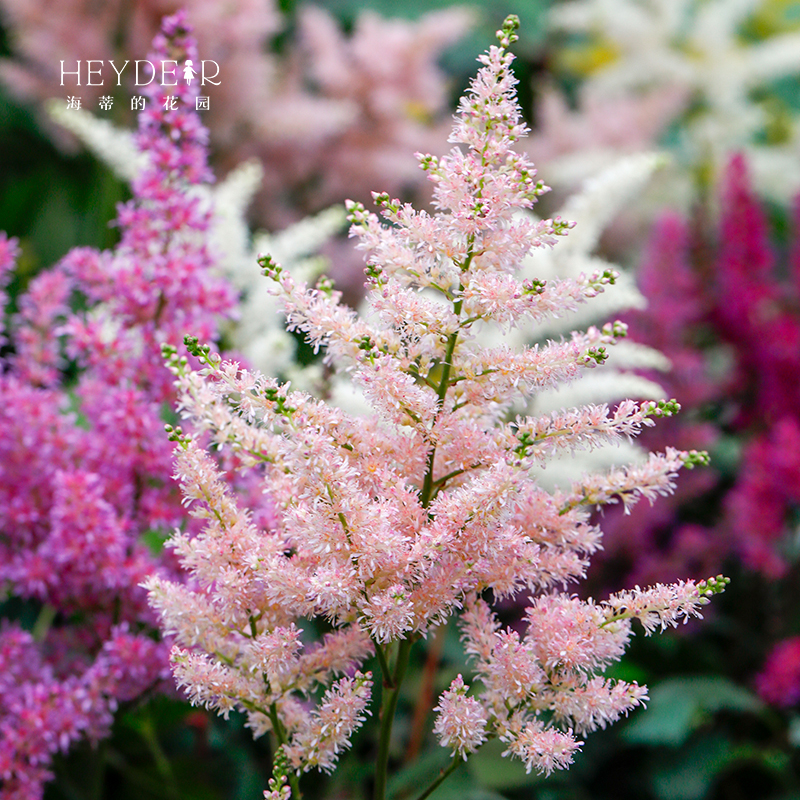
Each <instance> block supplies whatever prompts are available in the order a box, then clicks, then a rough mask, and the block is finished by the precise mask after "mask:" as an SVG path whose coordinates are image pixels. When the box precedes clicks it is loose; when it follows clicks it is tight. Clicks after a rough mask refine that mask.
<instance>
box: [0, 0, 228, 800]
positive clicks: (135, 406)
mask: <svg viewBox="0 0 800 800" xmlns="http://www.w3.org/2000/svg"><path fill="white" fill-rule="evenodd" d="M187 55H188V56H190V57H193V58H197V54H196V49H195V45H194V42H193V39H192V37H191V35H190V31H189V28H188V26H187V23H186V20H185V16H184V15H177V16H175V17H172V18H168V19H167V20H165V23H164V29H163V32H162V35H160V36H159V37H158V38H157V40H156V42H155V47H154V52H153V53H152V54H151V55H150V60H151V61H152V62H153V63H158V62H160V60H161V59H162V58H168V57H173V58H180V59H182V58H185V57H186V56H187ZM180 92H181V103H180V105H179V106H178V108H176V110H175V111H169V112H168V111H164V110H163V107H162V103H161V102H160V98H156V97H155V95H153V96H152V97H151V100H152V102H149V103H148V106H147V110H146V111H145V112H143V113H142V115H141V117H140V135H139V138H138V146H139V149H140V151H141V152H142V153H143V154H145V155H146V156H147V158H146V159H144V160H145V161H146V163H147V164H148V166H147V168H146V169H145V170H144V171H143V172H142V173H141V174H140V176H139V178H138V179H137V180H136V182H135V183H134V185H133V199H132V200H131V201H130V202H128V203H126V204H124V205H122V206H120V208H119V210H118V217H117V225H118V226H119V229H120V233H121V240H120V243H119V244H118V245H117V246H116V247H115V248H114V249H113V250H109V251H103V252H99V251H96V250H93V249H90V248H79V249H75V250H73V251H71V252H70V253H68V254H67V255H66V256H65V257H64V259H63V260H62V261H61V262H60V263H59V264H57V265H56V266H55V267H53V268H52V269H49V270H46V271H44V272H42V273H40V274H39V275H38V276H37V277H36V278H34V279H33V280H32V281H31V282H30V284H29V286H28V288H27V291H25V292H24V293H23V294H21V295H20V296H19V297H18V298H17V312H16V313H15V314H13V315H11V317H10V319H9V321H8V325H7V326H6V329H5V330H4V331H3V334H4V336H5V337H6V338H5V339H4V341H3V344H4V348H3V357H2V361H1V362H0V400H1V401H2V402H1V403H0V425H2V427H3V436H2V437H0V530H2V536H0V584H2V586H3V592H4V597H8V598H13V599H14V601H15V602H16V603H17V604H21V605H23V606H24V607H26V608H28V609H30V610H31V611H32V612H34V613H36V614H38V621H37V622H36V624H35V627H34V629H33V630H34V631H35V635H31V634H30V633H28V632H27V631H24V630H23V629H22V622H21V621H20V620H18V619H16V618H15V617H13V614H14V610H13V607H14V603H11V604H8V605H7V606H5V607H4V616H5V615H6V614H8V615H9V616H11V618H10V619H4V620H3V622H2V625H0V673H2V675H3V677H2V678H0V682H2V683H1V684H0V787H1V788H0V793H2V795H3V797H4V798H6V797H7V798H23V797H24V798H39V797H41V796H42V794H43V792H44V782H45V781H46V780H48V779H49V778H50V777H52V776H51V770H50V768H51V761H52V759H53V757H54V756H55V755H56V754H57V753H65V752H66V751H67V750H68V749H69V748H70V747H71V746H72V745H73V744H74V743H75V742H77V741H79V740H81V739H87V740H89V741H90V742H93V743H94V742H97V741H99V740H100V739H102V738H104V737H106V736H108V735H109V733H110V730H111V725H112V723H113V721H114V713H115V711H116V710H117V708H118V707H119V706H120V704H122V703H128V702H130V701H133V700H136V699H138V698H140V697H142V696H144V695H145V694H148V693H151V692H152V691H154V690H156V689H158V690H162V691H163V690H166V689H167V688H168V684H167V683H166V682H165V679H167V678H168V677H169V644H167V643H165V642H163V641H158V639H157V637H156V635H155V634H156V619H155V615H154V613H153V611H152V610H151V609H150V607H149V606H148V604H147V601H146V593H145V592H144V591H143V590H142V589H141V587H140V586H139V584H140V583H141V582H142V581H143V580H144V579H145V578H146V576H147V575H149V574H152V573H153V572H160V573H161V574H164V575H169V576H171V577H175V578H176V579H177V575H178V570H177V565H176V563H175V560H174V558H172V556H171V554H170V553H167V554H166V555H165V554H162V553H160V552H158V548H157V547H155V548H153V549H151V547H149V546H148V544H156V543H157V542H158V541H159V540H160V539H162V538H163V537H165V536H166V534H167V531H169V530H170V529H172V528H174V527H175V526H177V525H181V524H183V523H184V520H185V512H184V510H183V508H182V507H181V497H180V495H179V493H178V491H177V489H176V487H175V486H174V485H173V484H172V482H171V480H170V476H171V472H172V464H171V459H170V456H169V452H168V449H166V448H165V446H164V444H165V442H164V432H163V424H164V422H163V414H164V410H165V408H166V405H165V404H170V403H173V402H174V401H175V391H174V387H173V386H172V379H171V375H170V373H169V371H168V370H166V369H165V368H164V365H163V361H162V359H161V355H160V343H161V342H163V341H164V340H167V341H171V342H175V343H178V342H179V341H180V338H181V336H182V335H183V334H182V332H183V330H184V329H185V328H187V327H191V328H192V329H196V330H202V331H203V332H204V335H205V336H208V337H209V338H216V337H217V335H218V326H219V322H220V321H221V319H222V317H223V315H225V314H228V313H230V310H231V308H232V306H233V303H234V301H235V293H234V291H233V289H232V288H231V287H230V286H228V285H227V284H226V283H225V282H224V281H222V280H221V279H220V278H219V277H218V276H216V275H215V274H214V267H215V255H214V254H213V253H212V252H211V251H210V249H209V247H208V245H207V236H206V232H207V229H208V222H209V217H210V210H209V209H208V208H205V207H204V205H203V203H202V202H201V201H200V199H198V197H197V196H196V195H195V193H194V191H193V188H194V187H196V185H197V184H198V183H201V182H204V181H206V180H207V179H208V178H209V177H210V176H209V173H208V170H207V167H206V147H205V132H204V130H203V128H202V126H201V125H200V123H199V121H198V118H197V114H196V113H195V112H194V110H193V109H194V103H193V102H192V103H190V104H187V101H190V100H191V97H190V95H189V94H188V90H184V89H181V90H180ZM15 253H16V243H15V242H14V240H8V239H6V238H5V237H4V236H3V237H2V238H0V285H4V284H5V279H6V277H7V275H8V273H9V271H10V269H11V268H12V266H13V261H14V256H15ZM4 321H5V320H4ZM229 578H230V582H231V584H233V583H235V576H229ZM203 610H204V611H205V609H203ZM183 613H184V616H183V618H182V619H183V620H184V621H186V620H187V619H189V618H190V616H191V613H192V611H191V610H190V611H187V610H186V609H185V608H184V612H183ZM210 619H211V620H213V615H210ZM205 624H206V626H207V629H208V630H201V631H199V632H198V637H200V636H204V637H205V638H203V639H201V641H203V642H204V643H205V642H208V641H213V630H212V629H213V622H211V621H208V622H206V623H205ZM218 638H220V637H218ZM15 670H16V671H15ZM8 676H11V677H8ZM7 677H8V681H7V682H5V681H6V678H7Z"/></svg>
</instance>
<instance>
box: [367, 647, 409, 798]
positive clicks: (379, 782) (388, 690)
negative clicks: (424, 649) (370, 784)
mask: <svg viewBox="0 0 800 800" xmlns="http://www.w3.org/2000/svg"><path fill="white" fill-rule="evenodd" d="M411 645H412V641H411V640H410V639H404V640H403V641H402V642H400V645H399V646H398V648H397V660H396V661H395V665H394V674H393V675H392V685H391V686H387V685H386V684H385V683H384V686H383V697H382V699H381V730H380V737H379V739H378V758H377V761H376V763H375V792H374V795H373V796H374V799H375V800H385V798H386V777H387V773H388V768H389V744H390V743H391V738H392V723H393V722H394V715H395V712H396V711H397V701H398V700H399V699H400V686H401V685H402V683H403V678H404V677H405V674H406V669H407V668H408V658H409V655H410V653H411Z"/></svg>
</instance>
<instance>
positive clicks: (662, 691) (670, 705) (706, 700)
mask: <svg viewBox="0 0 800 800" xmlns="http://www.w3.org/2000/svg"><path fill="white" fill-rule="evenodd" d="M762 708H763V704H762V703H761V701H760V700H759V699H758V698H757V697H756V696H755V695H754V694H753V693H752V692H751V691H750V690H748V689H745V688H744V687H743V686H737V685H736V684H735V683H733V682H732V681H729V680H727V679H725V678H720V677H706V676H701V675H698V676H693V677H685V678H673V679H672V680H668V681H664V683H661V684H659V685H658V686H656V687H654V688H653V689H652V690H651V691H650V702H649V703H648V704H647V710H646V711H645V712H643V713H641V714H639V715H637V717H636V719H634V721H633V722H631V723H630V724H629V725H628V726H626V728H625V729H624V731H623V732H622V736H623V738H624V739H626V740H627V741H628V742H631V743H634V744H650V745H664V744H665V745H671V746H674V747H677V746H679V745H681V744H683V743H684V742H685V741H686V740H687V739H688V738H689V736H690V734H691V733H692V731H694V730H695V729H696V728H698V727H699V726H700V725H702V724H703V722H704V721H705V719H706V717H707V715H708V714H713V713H714V712H716V711H722V710H726V711H735V712H740V713H746V712H752V713H756V712H759V711H761V710H762Z"/></svg>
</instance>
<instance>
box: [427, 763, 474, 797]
mask: <svg viewBox="0 0 800 800" xmlns="http://www.w3.org/2000/svg"><path fill="white" fill-rule="evenodd" d="M463 760H464V759H462V758H459V757H458V756H457V755H456V756H453V760H452V761H451V762H450V766H449V767H447V769H443V770H441V771H440V772H439V777H438V778H437V779H436V780H435V781H434V782H433V783H432V784H431V785H430V786H429V787H428V788H427V789H426V790H425V791H424V792H423V793H422V794H421V795H420V796H419V797H418V798H417V800H425V798H426V797H429V796H430V795H431V794H433V792H434V791H436V789H438V788H439V786H440V785H441V783H442V782H443V781H444V780H445V779H446V778H448V777H449V776H450V775H452V774H453V772H455V771H456V769H457V768H458V765H459V764H460V763H461V762H462V761H463Z"/></svg>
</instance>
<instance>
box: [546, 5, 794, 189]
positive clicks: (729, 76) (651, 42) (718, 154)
mask: <svg viewBox="0 0 800 800" xmlns="http://www.w3.org/2000/svg"><path fill="white" fill-rule="evenodd" d="M763 4H764V3H763V0H704V2H697V0H648V1H647V2H640V1H639V0H569V2H565V3H557V4H554V5H553V7H552V9H551V11H550V23H551V27H553V28H554V29H556V30H559V29H560V30H563V31H567V32H570V33H579V34H582V35H585V36H588V37H589V38H590V40H591V42H592V45H593V46H594V47H596V48H598V49H602V51H603V52H604V53H606V54H607V58H605V59H602V60H601V62H602V63H600V64H599V66H598V67H597V68H596V69H594V70H593V71H591V72H590V74H589V75H588V77H587V79H586V84H585V86H584V91H585V92H586V93H587V94H591V95H592V96H594V97H596V98H602V99H605V101H606V105H607V106H609V105H613V104H614V103H617V102H618V101H619V99H620V98H632V97H638V98H640V100H641V102H644V103H646V102H648V100H649V98H652V97H655V96H658V95H661V96H664V95H665V94H668V93H670V92H672V93H677V94H678V95H679V96H681V97H682V98H683V102H682V103H681V104H680V106H679V107H678V106H676V109H675V112H674V113H673V118H674V117H677V116H678V114H681V113H683V114H684V115H685V119H684V121H683V124H682V126H681V127H682V131H681V144H682V146H684V147H685V148H686V149H687V151H688V154H689V158H690V160H691V162H692V163H694V164H698V163H701V162H704V161H706V160H707V159H708V158H709V157H711V159H712V161H713V162H714V163H715V164H716V165H717V166H720V165H721V163H722V160H723V159H725V158H727V154H728V153H729V152H730V151H731V150H732V149H741V148H745V147H746V148H747V150H748V152H749V155H750V156H751V163H753V165H754V172H755V173H756V177H757V180H758V178H759V177H761V178H763V179H764V187H765V189H766V190H767V191H768V192H770V193H771V194H772V196H776V195H777V194H780V195H783V199H788V198H789V197H791V196H792V195H793V193H794V192H796V190H797V185H798V179H797V177H796V172H797V170H796V168H795V165H796V160H797V150H796V142H797V140H798V136H800V134H798V128H800V120H798V119H797V116H796V115H794V118H793V119H790V117H789V113H790V110H789V109H788V108H785V109H784V115H785V116H786V119H782V120H781V124H782V125H783V126H784V127H785V126H786V124H787V123H789V128H790V131H791V132H790V134H789V136H788V137H786V138H787V139H788V138H791V139H793V140H794V144H795V147H783V148H780V149H779V150H778V151H776V150H775V148H773V147H771V146H764V145H758V144H756V140H757V137H758V135H759V134H763V133H764V132H765V131H766V130H767V129H768V128H769V127H770V125H772V124H773V122H774V120H773V119H772V115H773V114H774V108H771V107H770V105H769V104H768V103H764V102H762V101H761V100H759V99H758V96H757V94H756V91H757V90H763V89H765V88H766V87H768V86H769V84H770V83H771V82H774V81H775V80H777V79H780V78H783V77H786V76H792V75H794V76H797V75H798V74H800V31H797V30H794V31H788V30H787V31H783V32H780V31H779V32H777V33H774V34H772V35H768V36H762V37H761V38H757V37H754V36H752V35H748V34H747V32H746V31H745V28H746V26H747V24H748V23H749V22H751V21H752V20H753V19H754V17H755V16H756V15H757V14H758V12H759V11H760V9H761V7H762V6H763ZM781 164H782V168H780V167H779V165H781Z"/></svg>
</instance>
